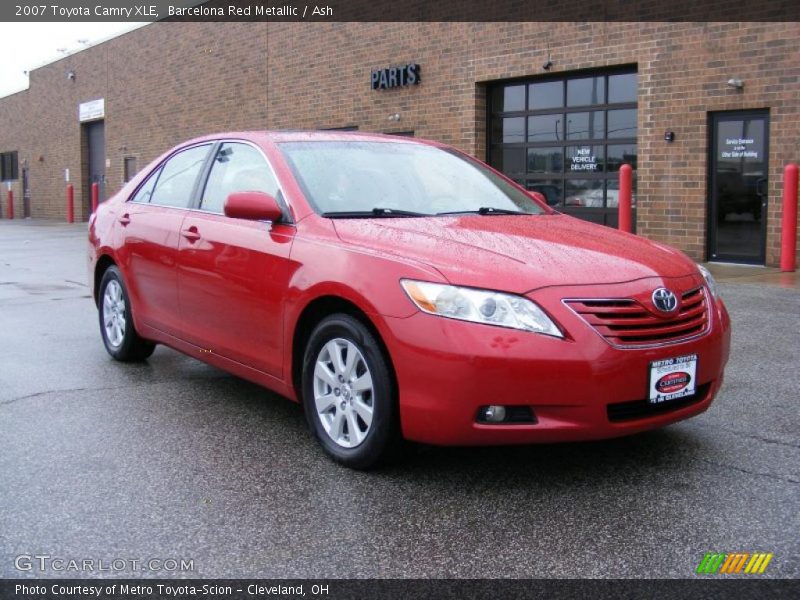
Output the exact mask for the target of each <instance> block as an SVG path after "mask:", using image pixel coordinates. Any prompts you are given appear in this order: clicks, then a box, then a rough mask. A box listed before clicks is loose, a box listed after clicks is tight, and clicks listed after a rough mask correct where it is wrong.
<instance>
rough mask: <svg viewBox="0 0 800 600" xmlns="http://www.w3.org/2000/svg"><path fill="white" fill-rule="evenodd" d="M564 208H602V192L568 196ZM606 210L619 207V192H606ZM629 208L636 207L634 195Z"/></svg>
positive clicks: (591, 191) (596, 191) (590, 191)
mask: <svg viewBox="0 0 800 600" xmlns="http://www.w3.org/2000/svg"><path fill="white" fill-rule="evenodd" d="M566 206H582V207H585V208H602V207H603V190H589V191H588V192H586V193H585V194H580V195H576V196H570V197H569V198H567V201H566ZM605 206H606V207H607V208H617V207H618V206H619V190H611V189H609V190H607V191H606V204H605ZM631 206H636V194H632V196H631Z"/></svg>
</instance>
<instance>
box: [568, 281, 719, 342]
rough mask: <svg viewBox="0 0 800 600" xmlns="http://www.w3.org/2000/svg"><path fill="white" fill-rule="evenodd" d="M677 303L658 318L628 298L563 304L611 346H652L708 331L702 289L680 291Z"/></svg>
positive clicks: (705, 305) (705, 301) (707, 318)
mask: <svg viewBox="0 0 800 600" xmlns="http://www.w3.org/2000/svg"><path fill="white" fill-rule="evenodd" d="M681 300H682V301H681V308H680V311H678V313H676V314H675V315H672V316H670V317H668V318H663V317H658V316H656V315H654V314H653V313H651V312H650V311H648V310H647V309H646V308H645V307H644V306H642V304H640V303H639V302H638V301H636V300H633V299H628V298H620V299H612V300H565V303H566V304H567V305H568V306H569V307H570V308H571V309H572V310H574V311H575V312H576V313H578V314H579V315H580V316H581V317H582V318H583V320H585V321H586V322H587V323H588V324H589V325H591V326H592V327H593V328H594V329H595V331H597V332H598V333H599V334H600V335H602V336H603V337H604V338H605V339H606V340H608V341H609V342H610V343H611V344H613V345H615V346H652V345H657V344H665V343H671V342H679V341H681V340H685V339H687V338H691V337H694V336H696V335H699V334H701V333H704V332H705V331H706V329H708V324H709V317H708V301H707V299H706V294H705V292H704V291H703V288H702V287H699V288H695V289H693V290H689V291H688V292H684V293H683V295H682V296H681Z"/></svg>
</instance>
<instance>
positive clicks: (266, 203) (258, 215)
mask: <svg viewBox="0 0 800 600" xmlns="http://www.w3.org/2000/svg"><path fill="white" fill-rule="evenodd" d="M225 216H226V217H231V218H232V219H247V220H248V221H272V222H273V223H275V222H278V221H280V220H281V217H283V211H282V210H281V207H280V206H278V201H277V200H276V199H275V197H274V196H270V195H269V194H265V193H264V192H233V193H232V194H230V195H229V196H228V198H227V199H226V200H225Z"/></svg>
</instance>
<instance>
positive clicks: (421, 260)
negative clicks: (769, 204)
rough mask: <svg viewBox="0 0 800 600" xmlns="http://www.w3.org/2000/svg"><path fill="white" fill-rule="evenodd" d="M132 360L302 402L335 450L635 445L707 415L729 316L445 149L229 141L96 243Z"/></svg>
mask: <svg viewBox="0 0 800 600" xmlns="http://www.w3.org/2000/svg"><path fill="white" fill-rule="evenodd" d="M89 242H90V243H89V270H90V281H91V282H92V284H93V289H94V298H95V301H96V303H97V306H98V309H99V318H100V331H101V334H102V337H103V342H104V343H105V347H106V349H107V350H108V352H109V353H110V354H111V356H113V357H114V358H115V359H117V360H122V361H130V360H143V359H146V358H147V357H148V356H150V355H151V354H152V352H153V349H154V347H155V344H165V345H167V346H170V347H172V348H175V349H177V350H179V351H181V352H184V353H186V354H188V355H190V356H194V357H196V358H198V359H200V360H202V361H205V362H207V363H210V364H212V365H215V366H217V367H219V368H221V369H224V370H226V371H229V372H231V373H234V374H236V375H238V376H240V377H243V378H245V379H249V380H251V381H254V382H257V383H259V384H261V385H263V386H265V387H267V388H269V389H271V390H274V391H276V392H278V393H280V394H282V395H284V396H287V397H288V398H290V399H292V400H294V401H297V402H301V403H302V404H303V406H304V409H305V413H306V416H307V418H308V422H309V425H310V427H311V429H312V431H313V432H314V434H315V435H316V437H317V439H318V440H319V441H320V443H321V445H322V447H323V448H324V449H325V450H326V451H327V452H328V454H330V455H331V456H332V457H333V458H334V459H336V460H338V461H340V462H342V463H344V464H346V465H349V466H352V467H356V468H365V467H368V466H371V465H373V464H375V463H376V462H377V461H379V460H380V459H381V458H383V457H385V456H386V455H387V454H388V453H389V452H390V451H391V450H392V449H394V448H396V447H397V445H398V444H399V442H400V440H401V439H402V438H405V439H408V440H415V441H419V442H426V443H432V444H448V445H460V444H520V443H532V442H553V441H563V440H589V439H600V438H609V437H614V436H621V435H627V434H631V433H636V432H640V431H645V430H648V429H654V428H657V427H662V426H664V425H667V424H669V423H673V422H675V421H679V420H681V419H686V418H688V417H691V416H693V415H696V414H698V413H701V412H703V411H704V410H706V409H707V408H708V406H709V405H710V403H711V401H712V399H713V398H714V395H715V394H716V392H717V391H718V390H719V388H720V385H721V384H722V377H723V369H724V367H725V363H726V362H727V359H728V352H729V346H730V320H729V317H728V313H727V311H726V309H725V305H724V304H723V302H722V300H721V299H720V298H719V295H718V292H717V289H716V285H715V283H714V280H713V278H712V277H711V275H710V274H709V273H708V272H707V271H706V270H705V269H703V268H702V267H698V266H697V265H695V264H694V263H693V262H692V261H691V260H689V259H688V258H687V257H686V256H685V255H683V254H682V253H681V252H679V251H677V250H674V249H672V248H669V247H667V246H663V245H661V244H657V243H654V242H650V241H647V240H645V239H642V238H639V237H636V236H634V235H630V234H626V233H621V232H619V231H615V230H612V229H609V228H606V227H601V226H598V225H592V224H590V223H586V222H584V221H581V220H578V219H574V218H571V217H568V216H565V215H562V214H559V213H557V212H556V211H554V210H552V209H551V208H549V207H548V206H547V204H546V203H545V202H543V201H542V200H541V197H540V196H538V195H537V194H532V193H528V192H526V191H525V190H523V189H522V188H520V187H519V186H517V185H516V184H515V183H513V182H511V181H510V180H508V179H507V178H505V177H504V176H503V175H501V174H499V173H497V172H496V171H494V170H492V169H491V168H489V167H488V166H486V165H484V164H483V163H481V162H479V161H477V160H475V159H473V158H471V157H469V156H466V155H464V154H462V153H460V152H458V151H457V150H455V149H453V148H449V147H447V146H444V145H442V144H436V143H431V142H420V141H414V140H409V139H402V138H396V137H387V136H379V135H361V134H352V133H347V134H345V133H320V132H317V133H297V132H295V133H290V132H281V133H264V132H250V133H229V134H220V135H214V136H209V137H204V138H200V139H196V140H192V141H190V142H187V143H185V144H181V145H179V146H177V147H175V148H173V149H172V150H170V151H169V152H167V153H165V154H164V155H163V156H161V157H159V158H158V159H156V160H155V161H154V162H153V163H152V164H150V165H149V166H148V167H147V168H146V169H144V170H143V171H142V172H141V173H140V174H139V175H138V176H137V177H136V178H135V179H134V180H133V181H131V182H130V183H128V184H127V185H126V186H125V187H124V188H123V189H122V190H121V191H120V192H119V193H118V194H116V195H115V196H114V197H113V198H111V199H110V200H109V201H107V202H105V203H103V204H102V205H101V206H100V208H99V209H98V211H97V213H96V214H95V215H93V216H92V219H91V222H90V228H89Z"/></svg>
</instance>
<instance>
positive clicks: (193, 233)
mask: <svg viewBox="0 0 800 600" xmlns="http://www.w3.org/2000/svg"><path fill="white" fill-rule="evenodd" d="M181 235H182V236H183V237H185V238H186V239H187V240H189V243H192V244H193V243H194V242H196V241H197V240H199V239H200V234H199V233H198V231H197V227H195V226H194V225H192V226H191V227H189V229H184V230H183V231H181Z"/></svg>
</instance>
